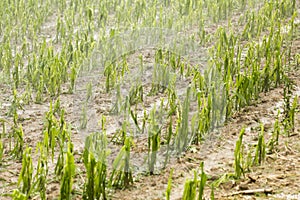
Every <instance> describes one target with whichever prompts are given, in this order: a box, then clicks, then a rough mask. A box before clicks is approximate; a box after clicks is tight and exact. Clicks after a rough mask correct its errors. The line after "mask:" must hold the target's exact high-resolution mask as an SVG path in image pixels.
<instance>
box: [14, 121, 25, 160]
mask: <svg viewBox="0 0 300 200" xmlns="http://www.w3.org/2000/svg"><path fill="white" fill-rule="evenodd" d="M23 137H24V132H23V128H22V126H21V125H20V126H19V127H14V128H13V138H14V148H13V150H12V154H13V155H14V156H15V157H16V158H18V159H20V158H21V157H22V152H23V146H24V139H23Z"/></svg>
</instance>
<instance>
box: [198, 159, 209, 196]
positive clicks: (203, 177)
mask: <svg viewBox="0 0 300 200" xmlns="http://www.w3.org/2000/svg"><path fill="white" fill-rule="evenodd" d="M200 169H201V176H200V177H201V180H200V181H199V195H198V200H202V199H203V194H204V187H205V184H206V181H207V175H206V174H205V172H204V163H203V162H201V164H200Z"/></svg>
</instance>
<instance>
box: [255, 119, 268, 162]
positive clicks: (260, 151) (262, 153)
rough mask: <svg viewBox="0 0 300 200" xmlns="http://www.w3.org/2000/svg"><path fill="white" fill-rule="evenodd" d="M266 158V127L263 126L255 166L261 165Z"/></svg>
mask: <svg viewBox="0 0 300 200" xmlns="http://www.w3.org/2000/svg"><path fill="white" fill-rule="evenodd" d="M265 157H266V144H265V139H264V125H263V124H261V132H260V134H259V136H258V143H257V146H256V151H255V157H254V164H255V165H261V164H262V163H263V162H264V160H265Z"/></svg>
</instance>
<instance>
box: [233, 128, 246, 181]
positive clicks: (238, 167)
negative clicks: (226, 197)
mask: <svg viewBox="0 0 300 200" xmlns="http://www.w3.org/2000/svg"><path fill="white" fill-rule="evenodd" d="M244 133H245V128H242V130H241V132H240V136H239V139H238V141H236V145H235V150H234V171H235V178H236V179H239V178H240V177H241V175H242V174H243V175H244V168H243V136H244Z"/></svg>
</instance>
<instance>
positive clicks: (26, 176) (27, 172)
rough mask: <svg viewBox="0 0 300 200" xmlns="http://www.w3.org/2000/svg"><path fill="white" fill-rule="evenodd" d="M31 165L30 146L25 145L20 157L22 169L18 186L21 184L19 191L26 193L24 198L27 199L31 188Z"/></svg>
mask: <svg viewBox="0 0 300 200" xmlns="http://www.w3.org/2000/svg"><path fill="white" fill-rule="evenodd" d="M32 173H33V166H32V159H31V148H30V147H26V149H25V151H24V153H23V159H22V169H21V173H20V176H19V179H18V187H20V186H21V192H22V193H23V194H24V195H26V199H28V198H29V197H30V195H31V193H32V190H33V187H32V186H33V181H32V180H33V177H32Z"/></svg>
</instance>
